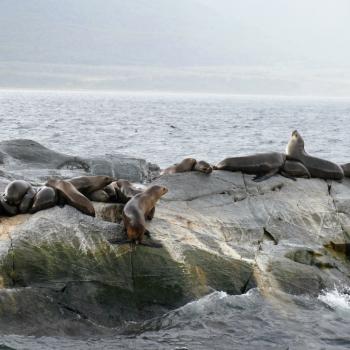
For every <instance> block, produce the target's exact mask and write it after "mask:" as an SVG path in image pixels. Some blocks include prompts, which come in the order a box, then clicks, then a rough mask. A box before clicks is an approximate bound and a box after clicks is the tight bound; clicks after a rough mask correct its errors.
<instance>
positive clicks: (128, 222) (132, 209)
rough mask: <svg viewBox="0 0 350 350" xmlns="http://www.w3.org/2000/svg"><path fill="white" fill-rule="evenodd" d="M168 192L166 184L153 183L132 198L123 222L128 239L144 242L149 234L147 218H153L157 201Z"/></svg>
mask: <svg viewBox="0 0 350 350" xmlns="http://www.w3.org/2000/svg"><path fill="white" fill-rule="evenodd" d="M167 192H168V189H167V188H166V187H164V186H159V185H153V186H151V187H149V188H148V189H147V190H145V191H144V192H142V193H139V194H137V195H135V196H134V197H132V198H131V200H130V201H129V202H128V203H127V204H126V205H125V207H124V210H123V222H124V226H125V229H126V234H127V239H128V241H130V242H135V243H136V244H140V243H142V240H143V237H144V235H145V234H147V230H146V220H152V218H153V215H154V212H155V205H156V203H157V201H158V200H159V199H160V197H162V196H163V195H165V194H166V193H167Z"/></svg>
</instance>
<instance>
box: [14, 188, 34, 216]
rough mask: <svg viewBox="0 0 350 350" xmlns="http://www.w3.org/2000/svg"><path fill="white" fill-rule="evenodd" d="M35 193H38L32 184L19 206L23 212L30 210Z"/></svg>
mask: <svg viewBox="0 0 350 350" xmlns="http://www.w3.org/2000/svg"><path fill="white" fill-rule="evenodd" d="M35 195H36V191H35V190H34V188H33V187H32V186H30V187H29V189H28V191H27V193H26V194H25V195H24V197H23V198H22V201H21V203H20V205H19V207H18V209H19V212H20V213H21V214H24V213H28V212H29V210H30V208H31V207H32V205H33V202H34V197H35Z"/></svg>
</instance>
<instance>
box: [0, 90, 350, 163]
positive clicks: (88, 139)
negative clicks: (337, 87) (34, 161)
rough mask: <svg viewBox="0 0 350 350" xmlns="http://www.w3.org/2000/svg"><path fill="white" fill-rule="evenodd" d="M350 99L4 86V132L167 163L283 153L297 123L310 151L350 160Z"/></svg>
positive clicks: (0, 109) (65, 148) (0, 133)
mask: <svg viewBox="0 0 350 350" xmlns="http://www.w3.org/2000/svg"><path fill="white" fill-rule="evenodd" d="M349 120H350V99H326V98H318V99H315V98H313V99H308V98H283V97H238V96H228V95H226V96H225V95H178V94H132V93H130V94H128V93H119V94H118V93H101V92H74V93H72V92H36V91H0V122H1V124H0V125H1V128H0V138H1V139H2V140H6V139H14V138H29V139H33V140H35V141H38V142H40V143H42V144H44V145H45V146H47V147H49V148H51V149H54V150H56V151H59V152H63V153H67V154H74V155H81V156H89V155H103V154H106V153H109V154H116V153H119V154H126V155H131V156H135V157H141V158H144V159H146V160H148V161H151V162H153V163H157V164H158V165H160V166H161V167H165V166H168V165H170V164H173V163H176V162H178V161H180V160H181V159H183V158H184V157H189V156H191V157H195V158H197V159H205V160H207V161H209V162H212V163H216V162H218V161H220V160H222V159H223V158H225V157H228V156H236V155H245V154H252V153H256V152H265V151H277V152H284V151H285V147H286V145H287V143H288V140H289V137H290V134H291V132H292V131H293V130H294V129H298V130H299V132H300V133H301V135H302V136H303V137H304V140H305V148H306V150H307V152H309V153H311V154H313V155H315V156H317V157H321V158H326V159H329V160H332V161H334V162H339V163H342V162H349V161H350V156H349V142H348V139H349V138H348V135H349V134H350V123H349Z"/></svg>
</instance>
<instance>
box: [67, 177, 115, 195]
mask: <svg viewBox="0 0 350 350" xmlns="http://www.w3.org/2000/svg"><path fill="white" fill-rule="evenodd" d="M113 181H115V179H114V178H113V177H111V176H104V175H97V176H79V177H74V178H72V179H70V180H67V182H69V183H71V184H72V185H74V187H75V188H76V189H77V190H78V191H79V192H81V193H83V194H85V195H86V194H89V193H92V192H94V191H97V190H101V189H102V188H104V187H106V186H107V185H109V184H110V183H111V182H113Z"/></svg>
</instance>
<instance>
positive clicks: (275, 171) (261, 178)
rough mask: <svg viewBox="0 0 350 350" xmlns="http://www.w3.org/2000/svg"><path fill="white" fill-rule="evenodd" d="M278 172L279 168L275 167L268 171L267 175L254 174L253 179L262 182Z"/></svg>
mask: <svg viewBox="0 0 350 350" xmlns="http://www.w3.org/2000/svg"><path fill="white" fill-rule="evenodd" d="M277 173H278V169H273V170H271V171H269V172H268V173H266V174H265V175H256V176H254V177H253V181H254V182H261V181H264V180H267V179H269V178H270V177H272V176H273V175H276V174H277Z"/></svg>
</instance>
